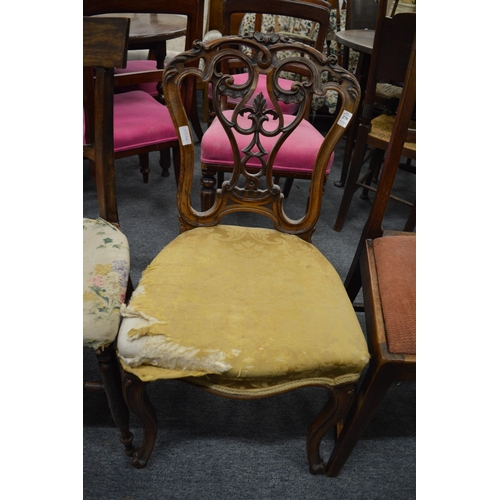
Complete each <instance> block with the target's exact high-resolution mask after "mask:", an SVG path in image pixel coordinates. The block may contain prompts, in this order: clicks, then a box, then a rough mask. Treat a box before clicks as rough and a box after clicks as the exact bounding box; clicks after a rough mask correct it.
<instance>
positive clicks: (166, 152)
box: [160, 148, 170, 177]
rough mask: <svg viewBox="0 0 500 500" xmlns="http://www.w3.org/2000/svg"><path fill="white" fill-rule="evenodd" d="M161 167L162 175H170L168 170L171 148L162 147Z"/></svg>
mask: <svg viewBox="0 0 500 500" xmlns="http://www.w3.org/2000/svg"><path fill="white" fill-rule="evenodd" d="M160 167H161V176H162V177H170V172H169V171H168V169H169V168H170V148H167V149H160Z"/></svg>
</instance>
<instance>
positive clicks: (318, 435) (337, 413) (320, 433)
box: [306, 384, 356, 474]
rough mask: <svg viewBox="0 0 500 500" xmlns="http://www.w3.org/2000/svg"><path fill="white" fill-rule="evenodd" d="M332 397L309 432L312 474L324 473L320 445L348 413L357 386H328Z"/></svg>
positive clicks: (308, 448)
mask: <svg viewBox="0 0 500 500" xmlns="http://www.w3.org/2000/svg"><path fill="white" fill-rule="evenodd" d="M328 390H329V391H330V397H329V398H328V401H327V403H326V405H325V406H324V407H323V409H322V410H321V411H320V412H319V413H318V415H317V416H316V418H315V419H314V422H313V423H312V425H311V427H310V428H309V431H308V433H307V441H306V450H307V460H308V462H309V471H310V472H311V474H324V473H325V472H326V469H325V464H324V462H323V460H322V459H321V455H320V445H321V441H322V440H323V437H324V435H325V434H326V433H327V432H328V431H329V430H330V429H331V428H332V427H333V426H334V425H336V424H338V423H339V422H340V420H341V419H342V418H343V417H344V416H345V415H346V413H347V412H348V410H349V408H350V407H351V405H352V401H353V399H354V396H355V393H356V386H355V385H354V384H348V385H345V386H343V387H339V388H334V387H328Z"/></svg>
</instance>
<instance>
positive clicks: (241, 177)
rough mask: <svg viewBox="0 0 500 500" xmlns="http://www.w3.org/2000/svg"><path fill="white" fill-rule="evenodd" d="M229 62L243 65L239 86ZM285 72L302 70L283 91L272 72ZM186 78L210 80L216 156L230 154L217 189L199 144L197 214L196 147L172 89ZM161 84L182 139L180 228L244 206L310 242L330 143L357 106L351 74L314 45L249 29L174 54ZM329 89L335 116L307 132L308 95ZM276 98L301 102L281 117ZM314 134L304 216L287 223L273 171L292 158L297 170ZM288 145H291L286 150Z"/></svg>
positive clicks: (208, 221) (216, 219)
mask: <svg viewBox="0 0 500 500" xmlns="http://www.w3.org/2000/svg"><path fill="white" fill-rule="evenodd" d="M289 51H300V53H301V54H303V55H302V56H300V57H290V58H284V59H281V58H280V53H283V52H289ZM200 60H203V63H204V66H203V70H201V69H198V67H199V65H198V61H200ZM234 60H238V61H239V63H241V65H243V66H245V71H246V72H247V73H248V75H249V77H248V78H247V80H246V82H244V83H242V84H239V85H235V84H234V81H233V77H232V75H231V74H228V73H225V72H224V68H225V67H228V66H229V65H230V64H231V63H232V61H234ZM290 71H297V72H298V71H300V73H301V75H302V81H300V82H296V83H295V84H294V85H293V86H292V88H291V89H290V90H284V89H282V88H281V87H280V86H279V84H278V83H277V82H278V77H279V75H280V74H281V73H282V72H290ZM262 75H265V78H266V82H267V92H268V99H269V101H270V102H267V100H266V99H265V98H264V97H263V94H262V93H259V94H256V91H255V89H256V87H257V84H258V81H259V76H262ZM325 75H327V76H326V77H325ZM186 78H197V79H199V80H200V81H202V83H205V84H210V86H211V89H212V101H213V103H214V109H215V114H216V121H215V122H214V123H213V124H212V125H211V127H214V126H215V125H218V126H219V127H220V129H221V134H220V136H219V137H220V140H219V141H217V142H218V144H217V145H216V146H217V149H218V152H217V153H220V150H221V149H225V150H227V151H229V153H228V155H227V156H228V158H227V164H228V165H226V166H227V168H228V169H229V171H230V173H231V177H230V179H229V180H227V181H225V182H224V183H223V184H222V186H221V188H219V189H217V190H216V189H215V177H214V172H213V170H212V169H211V164H210V158H209V156H210V151H207V150H206V148H204V145H203V144H202V158H201V162H202V174H203V178H202V207H203V210H202V211H198V210H196V209H195V208H194V207H193V206H192V204H191V201H190V192H191V185H192V180H193V167H192V166H193V164H194V145H193V140H192V138H191V136H190V131H189V127H188V121H187V120H188V117H187V115H186V113H185V111H184V109H183V107H182V102H181V99H180V94H179V91H178V89H179V88H181V82H182V81H183V80H185V79H186ZM164 88H165V89H166V91H167V93H168V95H169V96H170V98H169V101H168V106H169V109H170V113H171V115H172V119H173V121H174V124H175V126H176V127H177V128H178V130H179V133H180V134H181V135H180V137H181V140H182V141H183V147H182V148H181V158H182V161H181V163H182V172H181V176H180V186H179V194H178V204H179V212H180V220H181V227H182V230H186V229H191V228H194V227H197V226H210V225H216V224H217V223H218V222H219V221H220V220H221V219H222V218H223V217H224V216H225V215H228V214H230V213H233V212H235V211H237V210H242V211H250V212H258V213H261V214H263V215H265V216H267V217H269V218H270V219H271V220H272V221H273V224H274V227H275V228H276V229H278V230H280V231H283V232H287V233H290V234H296V235H299V236H301V237H302V238H303V239H305V240H307V241H309V240H310V239H311V236H312V233H313V231H314V228H315V225H316V223H317V220H318V217H319V212H320V208H321V198H322V193H323V185H324V177H325V172H326V169H327V168H328V167H329V166H330V163H331V158H332V153H333V150H334V148H335V145H336V144H337V142H338V141H339V139H340V138H341V137H342V135H343V133H344V131H345V127H346V126H347V125H348V123H349V120H350V117H351V116H352V115H353V113H355V111H356V109H357V106H358V103H359V85H358V83H357V81H356V79H355V78H354V77H353V76H352V75H351V74H350V73H348V72H347V71H345V70H344V69H343V68H341V67H340V66H338V65H337V64H336V63H335V59H334V58H326V57H325V56H323V54H321V53H320V52H318V51H317V50H315V49H314V48H312V47H309V46H307V45H305V44H302V43H299V42H294V41H293V40H292V39H291V38H289V37H287V36H280V35H278V34H261V33H252V34H248V35H243V36H233V37H223V38H220V39H217V40H214V41H212V42H207V43H206V44H201V43H200V44H198V45H197V46H196V48H195V49H193V50H192V51H189V52H187V53H185V54H183V55H181V56H179V57H177V58H174V59H173V60H172V61H171V63H170V64H169V66H168V68H167V69H166V71H165V75H164ZM327 90H333V91H335V92H337V93H338V95H339V103H341V104H340V105H339V113H338V116H337V117H336V119H335V120H333V123H332V126H331V127H330V129H329V131H328V133H327V134H326V137H323V136H321V134H319V132H317V131H316V130H315V129H314V132H313V131H311V129H312V126H310V124H309V122H308V121H307V110H308V107H309V104H310V101H311V99H312V96H313V95H315V94H316V95H317V94H324V93H325V92H326V91H327ZM174 96H175V97H174ZM228 98H233V99H234V98H238V99H240V100H239V101H238V104H237V105H236V107H235V108H234V109H227V106H226V103H227V100H228ZM281 102H285V103H290V102H295V103H299V108H298V111H297V113H296V114H295V115H285V114H283V112H282V111H281V109H280V105H279V104H280V103H281ZM250 103H251V104H250ZM304 127H307V128H306V129H304ZM308 133H309V136H308V135H307V134H308ZM316 134H317V135H319V137H320V141H319V143H318V149H317V150H316V151H317V153H316V155H317V156H316V160H315V162H314V168H313V170H312V172H311V183H310V189H309V201H308V205H307V208H306V213H305V215H304V216H303V217H302V218H300V219H299V220H292V219H290V218H289V217H287V215H286V214H285V210H284V206H283V202H284V196H283V194H282V193H281V190H280V188H279V186H278V185H277V184H275V183H274V182H273V176H276V175H279V168H280V165H281V164H282V163H289V162H290V161H291V160H292V161H293V160H295V161H296V162H298V165H297V168H300V162H301V158H300V153H301V150H303V149H305V148H304V145H305V144H306V143H307V142H308V140H309V138H310V137H313V136H314V137H316ZM291 145H295V148H294V150H293V151H292V152H290V147H289V146H291ZM282 146H283V149H285V148H284V146H288V148H287V153H288V154H287V158H286V159H285V158H283V156H284V155H282V156H281V157H280V150H281V148H282ZM204 156H205V157H204ZM218 158H220V155H218ZM288 166H289V165H288Z"/></svg>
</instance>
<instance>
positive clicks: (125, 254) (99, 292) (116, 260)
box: [83, 219, 130, 349]
mask: <svg viewBox="0 0 500 500" xmlns="http://www.w3.org/2000/svg"><path fill="white" fill-rule="evenodd" d="M129 268H130V258H129V247H128V241H127V238H126V237H125V235H124V234H123V233H122V232H121V231H120V230H118V229H117V228H116V227H115V226H113V225H111V224H109V223H108V222H106V221H105V220H103V219H97V220H94V219H83V344H84V345H87V346H91V347H93V348H95V349H97V348H99V347H103V346H106V345H108V344H110V343H111V342H113V341H114V340H115V338H116V335H117V333H118V328H119V326H120V306H121V305H122V303H123V302H124V300H125V293H126V290H127V281H128V275H129Z"/></svg>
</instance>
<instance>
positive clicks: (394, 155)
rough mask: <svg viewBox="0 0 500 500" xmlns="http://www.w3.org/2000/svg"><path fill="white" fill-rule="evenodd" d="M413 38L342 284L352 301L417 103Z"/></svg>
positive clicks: (381, 232) (379, 227)
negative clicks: (381, 161) (373, 188)
mask: <svg viewBox="0 0 500 500" xmlns="http://www.w3.org/2000/svg"><path fill="white" fill-rule="evenodd" d="M415 45H416V44H415V40H414V41H413V45H412V49H411V52H410V57H409V61H408V66H407V71H406V76H405V80H404V86H403V93H402V95H401V99H400V101H399V105H398V110H397V114H396V119H395V122H394V127H393V130H392V133H391V139H390V142H389V145H388V147H387V152H386V156H385V159H384V164H383V167H382V170H381V175H380V179H379V182H378V188H377V191H376V193H375V197H374V200H373V204H372V208H371V211H370V215H369V216H368V220H367V221H366V224H365V226H364V228H363V231H362V233H361V237H360V240H359V243H358V247H357V249H356V253H355V255H354V258H353V261H352V263H351V267H350V269H349V272H348V273H347V276H346V279H345V282H344V285H345V287H346V290H347V293H348V295H349V297H350V298H351V300H352V301H354V300H355V298H356V296H357V294H358V292H359V290H360V288H361V274H360V258H361V255H362V254H363V252H365V241H366V240H367V239H375V238H378V237H380V236H383V235H384V229H383V227H382V223H383V219H384V214H385V211H386V208H387V204H388V203H389V199H390V197H391V190H392V185H393V184H394V179H395V177H396V173H397V171H398V168H399V161H400V158H401V151H402V149H403V146H404V142H405V140H406V131H407V130H408V124H409V123H410V120H411V118H412V113H413V111H414V109H415V103H416V80H417V77H416V72H417V68H416V47H415Z"/></svg>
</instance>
